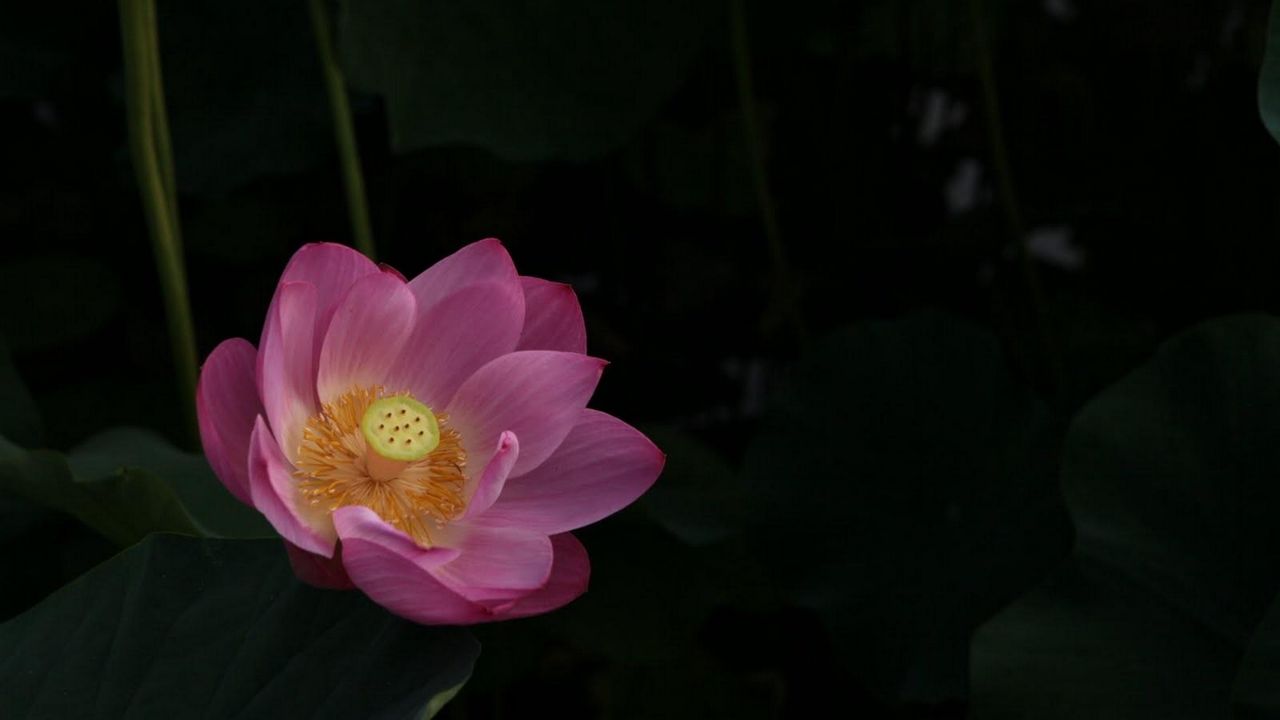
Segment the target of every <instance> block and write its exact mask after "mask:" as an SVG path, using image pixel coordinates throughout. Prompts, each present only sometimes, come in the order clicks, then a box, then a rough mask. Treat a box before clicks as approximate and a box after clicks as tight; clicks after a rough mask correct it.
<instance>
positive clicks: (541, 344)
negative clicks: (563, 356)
mask: <svg viewBox="0 0 1280 720" xmlns="http://www.w3.org/2000/svg"><path fill="white" fill-rule="evenodd" d="M520 285H521V286H522V287H523V288H524V330H523V332H521V334H520V343H519V345H517V346H516V349H518V350H563V351H564V352H575V353H583V354H585V353H586V352H587V327H586V324H585V323H584V322H583V320H582V306H581V305H579V304H578V296H577V295H576V294H574V292H573V287H572V286H570V285H567V284H565V283H558V282H551V281H549V280H542V279H540V278H535V277H522V278H520Z"/></svg>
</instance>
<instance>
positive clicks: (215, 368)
mask: <svg viewBox="0 0 1280 720" xmlns="http://www.w3.org/2000/svg"><path fill="white" fill-rule="evenodd" d="M585 351H586V332H585V329H584V327H583V322H582V311H581V309H580V308H579V307H578V301H577V298H576V297H575V296H574V293H573V290H572V289H570V288H569V287H568V286H567V285H562V284H558V283H552V282H548V281H545V280H539V279H536V278H530V277H520V276H518V275H517V274H516V270H515V266H514V265H513V264H512V262H511V258H510V257H509V256H508V255H507V252H506V250H505V249H504V248H503V247H502V245H501V243H499V242H498V241H497V240H483V241H481V242H478V243H474V244H472V245H468V246H467V247H464V248H463V249H462V250H459V251H458V252H457V253H454V254H453V255H451V256H449V257H447V258H445V259H444V260H442V261H440V262H439V263H437V264H436V265H434V266H433V267H431V268H430V269H428V270H427V271H426V272H424V273H422V274H421V275H419V276H418V277H416V278H414V279H413V280H411V281H408V282H406V281H405V280H404V277H403V276H401V275H400V274H399V273H397V272H395V271H394V270H392V269H390V268H387V267H385V266H384V267H383V268H382V269H379V267H378V266H376V265H374V264H373V263H372V262H370V261H369V260H368V259H367V258H365V257H364V256H363V255H360V254H359V253H357V252H355V251H354V250H351V249H349V248H347V247H344V246H341V245H331V244H318V245H307V246H305V247H303V248H302V249H300V250H299V251H298V252H297V253H296V254H295V255H294V256H293V259H292V260H291V261H290V262H289V265H288V266H287V267H286V268H285V271H284V275H283V276H282V277H281V278H280V284H279V286H278V287H277V288H276V293H275V297H274V298H273V299H272V301H271V307H270V309H269V311H268V312H267V321H266V325H265V327H264V328H263V330H262V340H261V343H260V344H259V346H258V349H256V350H255V349H254V347H253V345H251V344H250V343H249V342H248V341H246V340H243V339H240V338H235V339H231V340H226V341H224V342H223V343H222V344H221V345H219V346H218V347H217V348H216V349H214V351H213V353H212V354H211V355H210V356H209V359H208V360H207V361H206V362H205V364H204V367H203V368H202V370H201V374H200V386H199V389H198V391H197V393H198V397H197V401H198V407H199V415H200V435H201V438H202V440H203V442H204V448H205V453H206V454H207V455H208V457H209V462H210V464H211V465H212V466H213V469H214V471H215V472H216V473H217V475H218V477H219V478H221V480H222V482H223V483H224V484H225V485H226V486H227V489H228V490H230V491H231V493H232V494H234V495H235V496H236V497H237V498H239V499H240V500H241V501H242V502H244V503H247V504H249V505H251V506H253V507H255V508H257V509H258V510H259V511H260V512H262V514H263V515H265V516H266V518H267V520H269V521H270V522H271V524H272V525H273V526H274V527H275V529H276V530H277V531H278V532H279V533H280V535H281V536H283V537H284V539H285V541H286V548H287V549H288V550H289V557H290V559H291V561H292V562H293V567H294V569H295V571H296V572H297V573H298V575H299V576H300V577H301V578H302V579H303V580H306V581H307V582H310V583H312V584H315V585H319V586H322V587H352V586H353V585H354V586H355V587H358V588H360V589H361V590H362V591H364V592H365V594H367V595H368V596H369V597H371V598H372V599H373V600H375V601H376V602H378V603H380V604H382V605H383V606H385V607H386V608H388V609H389V610H391V611H392V612H394V613H396V614H398V615H400V616H402V617H405V618H408V619H410V620H414V621H417V622H420V623H427V624H450V625H455V624H468V623H478V622H487V621H492V620H500V619H506V618H514V617H522V616H526V615H535V614H538V613H543V612H547V611H549V610H553V609H555V608H558V607H560V606H562V605H564V604H565V603H567V602H569V601H571V600H573V599H574V598H576V597H578V596H579V595H581V594H582V593H583V592H584V591H585V590H586V586H587V578H588V576H589V574H590V563H589V562H588V560H587V553H586V550H585V549H584V548H583V547H582V544H581V543H579V542H578V541H577V540H576V539H575V538H574V537H573V535H571V534H569V531H570V530H574V529H576V528H579V527H582V526H583V525H587V524H589V523H592V522H595V521H597V520H599V519H601V518H603V517H605V516H607V515H610V514H612V513H614V512H616V511H617V510H619V509H621V508H623V507H625V506H626V505H628V504H630V503H631V502H632V501H633V500H635V499H636V498H637V497H639V496H640V495H641V494H642V493H643V492H644V491H645V490H647V489H648V488H649V486H650V485H652V484H653V482H654V480H655V479H656V478H657V476H658V473H659V472H660V471H661V469H662V465H663V461H664V457H663V454H662V453H661V452H660V451H659V450H658V448H657V447H655V446H654V445H653V443H651V442H650V441H649V440H648V438H646V437H645V436H644V435H642V434H641V433H639V432H638V431H636V430H635V429H634V428H632V427H630V426H629V425H627V424H625V423H623V422H622V421H620V420H617V419H616V418H613V417H610V416H609V415H606V414H604V413H601V412H597V411H595V410H589V409H587V408H586V405H587V400H588V399H590V397H591V394H592V392H594V390H595V387H596V383H597V382H598V381H599V379H600V375H601V372H602V370H603V368H604V365H605V362H604V361H603V360H599V359H597V358H593V357H590V356H588V355H586V354H585Z"/></svg>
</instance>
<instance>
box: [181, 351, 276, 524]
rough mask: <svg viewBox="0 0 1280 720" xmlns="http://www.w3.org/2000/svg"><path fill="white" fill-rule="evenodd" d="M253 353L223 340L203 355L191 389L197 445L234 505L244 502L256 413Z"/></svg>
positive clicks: (257, 409)
mask: <svg viewBox="0 0 1280 720" xmlns="http://www.w3.org/2000/svg"><path fill="white" fill-rule="evenodd" d="M257 355H258V353H257V351H256V350H254V349H253V345H251V344H250V343H249V341H248V340H244V339H241V338H232V339H230V340H224V341H223V342H222V343H221V344H219V345H218V347H216V348H214V349H213V352H212V353H209V359H207V360H205V361H204V366H203V367H202V368H201V369H200V382H199V384H198V385H197V386H196V415H197V417H198V418H199V421H200V441H201V443H202V444H203V445H204V454H205V456H206V457H208V458H209V465H211V466H212V467H213V472H214V474H216V475H217V476H218V479H219V480H221V481H222V484H223V485H226V486H227V490H230V491H231V494H232V495H235V496H236V499H238V500H239V501H240V502H242V503H244V504H246V505H250V504H252V502H251V501H250V499H249V435H250V433H252V432H253V421H254V418H256V417H258V415H259V413H261V412H262V403H261V402H260V401H259V400H258V390H257V385H256V384H255V382H254V372H253V368H254V363H255V362H256V358H257Z"/></svg>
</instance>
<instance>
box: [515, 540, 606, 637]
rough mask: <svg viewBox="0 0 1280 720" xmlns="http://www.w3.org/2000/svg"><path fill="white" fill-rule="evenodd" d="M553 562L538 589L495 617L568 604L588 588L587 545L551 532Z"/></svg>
mask: <svg viewBox="0 0 1280 720" xmlns="http://www.w3.org/2000/svg"><path fill="white" fill-rule="evenodd" d="M551 546H552V549H553V551H554V553H555V564H553V565H552V566H551V578H550V579H549V580H548V581H547V584H546V585H545V586H543V587H542V588H541V589H539V590H535V591H533V592H532V593H530V594H528V595H525V596H524V597H522V598H520V599H519V600H516V601H515V603H513V604H512V605H510V606H509V607H506V608H503V609H502V610H501V611H500V612H499V617H498V618H496V619H498V620H507V619H511V618H519V617H528V616H530V615H541V614H542V613H545V612H550V611H552V610H555V609H556V608H559V607H563V606H564V605H567V604H568V603H569V602H570V601H572V600H576V599H577V598H578V597H579V596H580V595H582V593H584V592H586V591H587V583H588V582H589V581H590V579H591V561H590V560H589V559H588V558H587V549H586V548H584V547H583V546H582V543H580V542H578V539H577V538H575V537H574V536H572V535H570V534H569V533H562V534H560V535H552V536H551Z"/></svg>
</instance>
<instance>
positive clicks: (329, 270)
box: [258, 243, 378, 363]
mask: <svg viewBox="0 0 1280 720" xmlns="http://www.w3.org/2000/svg"><path fill="white" fill-rule="evenodd" d="M376 272H378V268H377V266H376V265H374V264H373V262H372V261H371V260H369V258H367V257H365V256H364V255H361V254H360V253H358V252H356V251H355V250H352V249H351V248H349V247H347V246H346V245H338V244H336V243H310V244H307V245H303V246H302V247H300V248H298V250H297V252H295V253H294V254H293V257H292V258H290V259H289V264H288V265H286V266H285V268H284V273H283V274H282V275H281V276H280V285H284V284H285V283H288V282H305V283H311V284H312V285H314V286H315V288H316V314H315V329H314V330H313V331H312V339H313V340H314V341H315V347H314V348H313V349H312V355H313V360H312V362H313V363H314V362H315V358H318V357H319V356H320V341H321V340H323V339H324V332H325V328H327V327H329V320H330V318H332V317H333V313H334V310H336V309H337V307H338V303H339V302H341V300H342V299H343V298H344V297H346V294H347V291H348V290H350V289H351V286H352V285H354V284H355V282H356V280H359V279H360V278H362V277H364V276H365V275H372V274H373V273H376ZM279 292H280V291H279V288H278V287H277V289H276V294H277V296H278V295H279ZM276 302H277V298H272V300H271V306H272V308H273V309H274V307H275V305H276ZM267 316H268V317H270V316H271V312H270V311H269V312H268V313H267ZM263 332H264V333H265V332H266V330H265V329H264V331H263ZM265 339H266V338H265V337H264V338H263V340H265ZM258 344H259V346H262V345H264V344H265V342H260V343H258Z"/></svg>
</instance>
